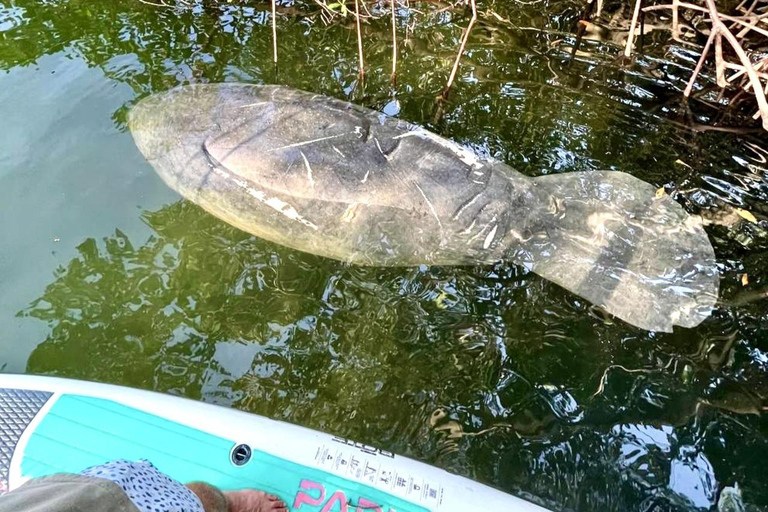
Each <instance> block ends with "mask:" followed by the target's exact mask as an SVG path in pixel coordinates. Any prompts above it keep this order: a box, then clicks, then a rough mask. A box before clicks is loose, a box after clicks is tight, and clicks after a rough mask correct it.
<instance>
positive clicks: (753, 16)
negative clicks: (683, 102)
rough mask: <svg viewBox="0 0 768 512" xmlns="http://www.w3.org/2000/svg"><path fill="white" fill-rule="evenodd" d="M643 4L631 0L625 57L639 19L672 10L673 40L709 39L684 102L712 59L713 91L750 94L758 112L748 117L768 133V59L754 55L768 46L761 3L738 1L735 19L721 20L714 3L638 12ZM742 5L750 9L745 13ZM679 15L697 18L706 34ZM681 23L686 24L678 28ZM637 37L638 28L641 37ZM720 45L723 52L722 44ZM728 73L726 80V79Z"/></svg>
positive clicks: (766, 11) (676, 0)
mask: <svg viewBox="0 0 768 512" xmlns="http://www.w3.org/2000/svg"><path fill="white" fill-rule="evenodd" d="M642 2H643V0H636V4H635V10H634V13H633V17H632V24H631V25H630V37H629V38H628V40H627V46H626V49H625V55H626V56H629V55H630V53H631V49H632V45H633V41H634V38H635V35H636V33H635V27H636V25H637V19H638V17H639V16H641V15H642V14H645V13H647V12H651V11H659V10H671V11H672V24H671V27H670V30H671V32H672V37H673V39H675V40H677V41H680V42H686V41H685V40H684V39H683V38H682V32H683V30H684V29H688V30H689V31H693V32H696V31H699V32H701V33H704V34H708V37H707V41H706V43H705V44H704V47H703V49H702V51H701V57H700V58H699V61H698V63H697V64H696V68H695V69H694V71H693V73H692V74H691V77H690V79H689V81H688V85H687V87H686V88H685V91H684V92H683V94H684V95H685V97H689V96H690V95H691V93H692V91H693V87H694V85H695V84H696V80H697V78H698V77H699V75H700V73H701V71H702V69H703V67H704V65H705V63H706V62H707V61H708V60H711V59H712V54H714V68H715V74H716V81H717V85H718V86H720V87H721V88H723V90H725V89H726V88H735V89H737V90H738V92H737V93H736V96H738V97H741V96H742V95H744V94H751V95H752V97H754V101H755V103H756V106H757V111H756V112H755V114H754V116H753V117H754V119H758V118H760V119H761V121H762V125H763V128H764V129H766V130H768V101H766V94H768V73H766V72H765V69H766V66H768V56H766V55H765V53H761V52H759V51H756V50H754V49H753V48H759V47H760V46H763V47H764V46H766V43H768V30H767V28H768V3H766V2H765V0H743V1H742V3H741V4H740V5H739V6H738V7H737V8H736V11H737V13H738V15H726V14H723V13H721V12H720V11H719V10H718V8H717V5H716V4H715V1H714V0H703V4H704V5H698V4H694V3H689V2H682V1H680V0H673V1H672V3H671V4H665V5H655V6H650V7H645V8H643V7H642ZM750 2H751V4H750ZM747 4H750V5H749V7H747ZM683 12H688V13H690V14H691V15H692V16H694V17H698V19H699V20H700V21H702V22H703V23H704V24H705V25H707V28H706V29H705V30H702V31H700V30H699V29H698V27H695V26H694V24H693V23H691V22H690V21H689V20H688V18H685V17H684V16H683ZM681 20H684V21H685V22H686V23H683V22H681ZM728 24H730V26H728ZM641 25H642V23H641ZM642 32H643V31H642V28H641V30H640V35H641V36H642ZM724 40H725V43H727V46H726V45H725V44H724V42H723V41H724ZM745 48H747V49H745ZM729 73H730V76H728V74H729ZM732 101H734V100H732Z"/></svg>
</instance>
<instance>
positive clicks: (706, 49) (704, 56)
mask: <svg viewBox="0 0 768 512" xmlns="http://www.w3.org/2000/svg"><path fill="white" fill-rule="evenodd" d="M714 39H715V31H714V30H713V31H712V33H711V34H709V39H707V44H705V45H704V49H703V50H702V51H701V57H699V62H697V63H696V69H694V70H693V74H692V75H691V79H690V80H688V85H687V86H686V87H685V90H684V91H683V96H685V97H686V98H687V97H689V96H690V95H691V91H692V90H693V84H695V83H696V78H697V77H698V76H699V73H700V72H701V68H702V67H703V66H704V61H705V60H707V54H708V53H709V47H710V46H712V41H713V40H714Z"/></svg>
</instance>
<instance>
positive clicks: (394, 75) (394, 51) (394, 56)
mask: <svg viewBox="0 0 768 512" xmlns="http://www.w3.org/2000/svg"><path fill="white" fill-rule="evenodd" d="M389 5H390V7H391V9H392V85H395V81H396V79H397V21H396V19H395V0H389Z"/></svg>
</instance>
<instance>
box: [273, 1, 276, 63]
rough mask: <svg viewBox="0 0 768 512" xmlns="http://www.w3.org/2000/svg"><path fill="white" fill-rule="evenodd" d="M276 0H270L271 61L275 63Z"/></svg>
mask: <svg viewBox="0 0 768 512" xmlns="http://www.w3.org/2000/svg"><path fill="white" fill-rule="evenodd" d="M276 2H277V0H272V61H273V62H274V63H275V64H277V12H276V11H277V8H276V7H275V3H276Z"/></svg>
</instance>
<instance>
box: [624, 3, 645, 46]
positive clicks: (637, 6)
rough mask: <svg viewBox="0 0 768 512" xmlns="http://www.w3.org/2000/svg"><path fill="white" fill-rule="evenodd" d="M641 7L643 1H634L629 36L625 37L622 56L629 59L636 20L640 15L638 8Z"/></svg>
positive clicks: (633, 40)
mask: <svg viewBox="0 0 768 512" xmlns="http://www.w3.org/2000/svg"><path fill="white" fill-rule="evenodd" d="M642 5H643V0H636V2H635V11H634V12H633V13H632V23H630V25H629V36H628V37H627V46H626V47H625V48H624V56H625V57H629V56H630V55H632V44H633V43H634V42H635V28H637V18H638V16H639V15H640V7H641V6H642Z"/></svg>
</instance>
